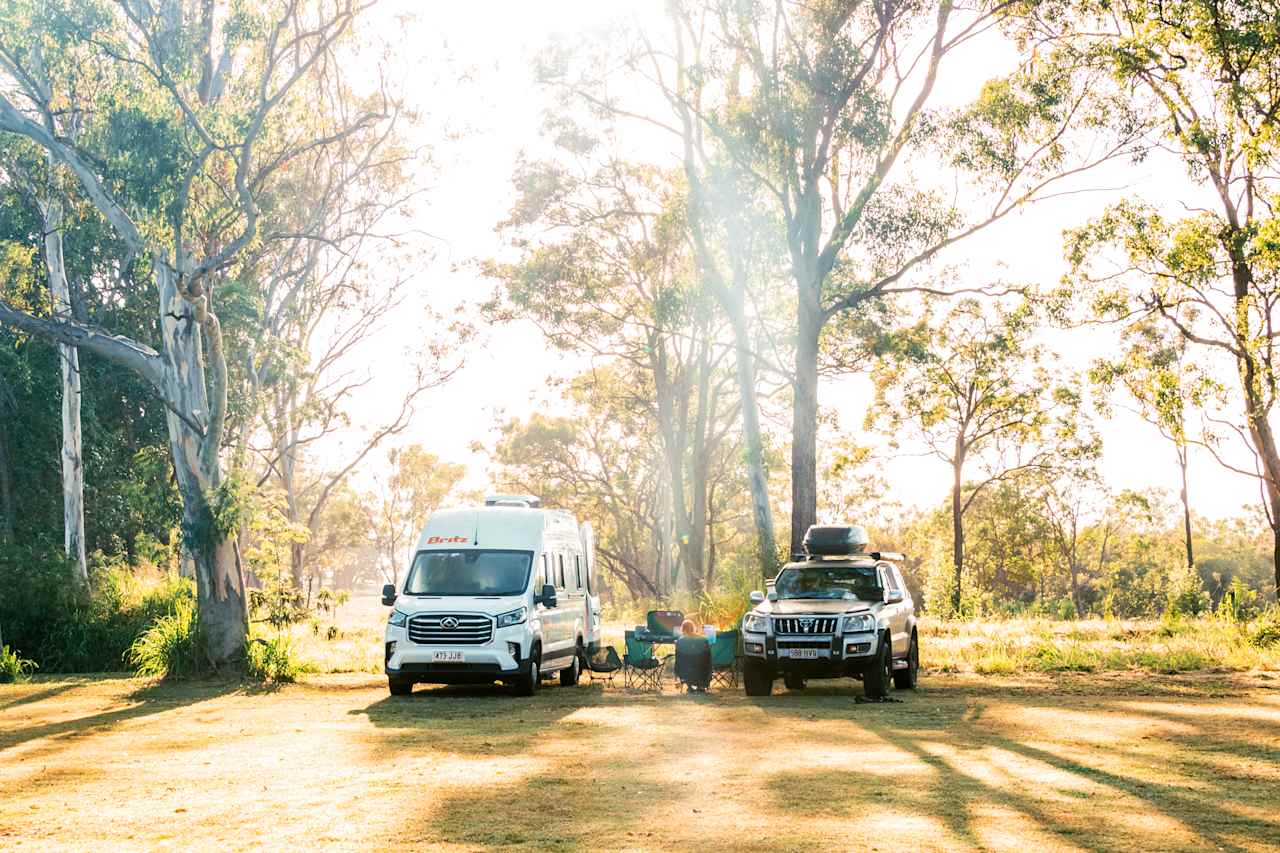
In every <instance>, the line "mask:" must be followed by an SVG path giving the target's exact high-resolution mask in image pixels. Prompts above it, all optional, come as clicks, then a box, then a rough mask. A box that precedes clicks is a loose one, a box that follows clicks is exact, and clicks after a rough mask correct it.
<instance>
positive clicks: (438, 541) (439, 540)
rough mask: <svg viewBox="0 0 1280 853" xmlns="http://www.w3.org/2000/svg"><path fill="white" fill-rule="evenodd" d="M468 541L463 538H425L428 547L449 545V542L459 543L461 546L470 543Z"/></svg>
mask: <svg viewBox="0 0 1280 853" xmlns="http://www.w3.org/2000/svg"><path fill="white" fill-rule="evenodd" d="M470 541H471V540H470V539H468V538H467V537H465V536H429V537H427V544H428V545H444V544H445V543H449V542H461V543H463V544H466V543H467V542H470Z"/></svg>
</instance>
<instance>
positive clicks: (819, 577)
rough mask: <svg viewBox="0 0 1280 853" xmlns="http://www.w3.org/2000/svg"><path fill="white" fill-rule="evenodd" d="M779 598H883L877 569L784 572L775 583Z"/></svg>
mask: <svg viewBox="0 0 1280 853" xmlns="http://www.w3.org/2000/svg"><path fill="white" fill-rule="evenodd" d="M773 589H774V591H775V592H776V593H778V598H844V597H845V596H846V594H847V595H849V596H851V597H853V598H860V599H862V600H863V601H879V600H880V598H881V597H882V596H883V594H884V593H883V592H882V591H881V589H880V583H879V577H878V576H877V575H876V568H875V566H830V567H827V566H823V567H821V568H818V567H806V568H801V569H783V571H782V574H780V575H778V580H777V581H776V582H775V583H774V587H773Z"/></svg>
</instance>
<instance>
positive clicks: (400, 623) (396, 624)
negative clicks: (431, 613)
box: [387, 610, 409, 628]
mask: <svg viewBox="0 0 1280 853" xmlns="http://www.w3.org/2000/svg"><path fill="white" fill-rule="evenodd" d="M407 621H409V616H408V614H405V613H401V612H400V611H399V610H392V611H391V615H390V616H388V617H387V624H388V625H390V626H391V627H393V628H403V627H404V623H405V622H407Z"/></svg>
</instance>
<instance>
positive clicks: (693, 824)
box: [0, 672, 1280, 851]
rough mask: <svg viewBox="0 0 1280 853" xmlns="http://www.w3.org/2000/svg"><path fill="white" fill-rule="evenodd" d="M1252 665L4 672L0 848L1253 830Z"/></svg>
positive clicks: (1024, 838) (1264, 750) (1065, 837)
mask: <svg viewBox="0 0 1280 853" xmlns="http://www.w3.org/2000/svg"><path fill="white" fill-rule="evenodd" d="M1276 684H1277V682H1276V681H1275V680H1273V679H1270V678H1260V677H1253V675H1252V674H1222V673H1216V674H1215V673H1197V674H1196V675H1195V676H1168V677H1161V676H1151V675H1146V674H1144V675H1141V676H1140V677H1129V674H1127V673H1123V672H1121V673H1106V674H1097V675H1061V676H1047V675H1034V676H1020V677H1017V678H1012V677H1011V678H990V677H988V678H983V677H979V676H968V675H948V676H943V675H934V676H931V677H927V678H926V679H924V680H923V682H922V689H920V690H919V691H916V692H914V693H900V694H898V695H899V698H902V699H904V701H903V702H902V703H900V704H891V705H864V704H857V703H856V702H855V697H856V695H857V694H858V692H859V691H858V689H857V685H856V684H853V683H841V682H830V683H825V684H822V683H818V684H815V685H814V686H813V687H811V688H810V689H808V690H806V691H804V692H803V693H789V692H786V691H781V692H780V693H778V694H776V695H774V696H772V697H770V698H768V699H747V698H746V697H745V696H743V695H742V693H741V692H740V691H729V690H726V691H721V692H720V693H717V694H714V695H712V696H710V697H705V698H694V697H681V696H675V695H661V696H655V695H649V694H641V693H631V692H627V691H622V690H616V691H615V690H602V689H600V688H594V687H579V688H559V687H553V686H550V685H548V688H547V689H546V690H544V691H543V692H542V693H541V694H540V695H539V696H536V697H533V698H530V699H520V698H515V697H511V696H508V695H506V694H504V693H503V692H501V691H500V690H498V689H496V688H495V689H487V688H484V689H481V688H470V689H461V688H439V689H429V688H422V687H420V688H418V690H417V691H416V692H415V693H414V694H413V695H412V696H410V697H404V698H393V697H390V696H388V695H387V693H386V689H385V684H384V683H383V682H382V680H381V679H377V678H371V677H365V676H359V675H355V676H352V675H345V676H327V677H323V678H317V679H314V680H311V681H309V682H307V683H304V684H299V685H292V686H287V687H282V688H279V689H274V690H269V691H267V690H260V689H253V690H250V689H244V688H242V687H241V686H239V685H235V684H195V685H179V686H168V685H160V686H151V685H146V684H144V683H142V682H138V681H134V680H130V679H106V680H84V679H80V680H74V681H53V680H39V681H37V682H35V683H32V684H27V685H19V686H5V687H0V791H3V792H4V796H3V798H0V847H3V848H5V849H20V850H44V849H49V850H61V849H67V850H72V849H74V850H83V849H93V848H99V849H157V848H161V849H163V848H165V847H175V848H176V847H183V848H188V847H192V846H195V847H209V848H214V847H216V848H218V849H222V850H227V849H244V850H248V849H260V848H263V847H268V848H271V847H275V848H285V847H289V848H296V847H311V848H316V847H324V848H331V849H349V850H373V849H382V848H386V847H387V846H389V845H394V846H398V847H409V848H420V849H459V850H472V849H483V848H491V847H524V848H528V849H562V850H587V849H591V850H598V849H634V850H651V849H659V848H665V849H695V848H705V849H715V850H757V849H759V850H764V849H768V850H771V851H777V850H806V851H808V850H812V849H814V848H822V849H832V848H834V849H850V848H859V849H881V850H902V849H911V850H957V849H959V850H964V849H1010V850H1012V849H1018V850H1021V851H1025V850H1026V849H1029V848H1030V847H1032V846H1034V847H1037V848H1040V849H1047V850H1128V849H1150V850H1154V849H1160V850H1181V849H1185V850H1196V851H1202V850H1204V849H1206V848H1208V849H1224V850H1263V849H1274V848H1273V847H1271V846H1270V845H1271V844H1272V842H1273V841H1274V839H1276V838H1277V837H1280V816H1277V814H1276V812H1275V808H1274V804H1275V803H1276V802H1277V801H1280V692H1278V691H1276V690H1275V689H1274V688H1275V686H1276Z"/></svg>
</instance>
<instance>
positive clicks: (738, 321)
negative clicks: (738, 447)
mask: <svg viewBox="0 0 1280 853" xmlns="http://www.w3.org/2000/svg"><path fill="white" fill-rule="evenodd" d="M735 296H736V297H737V298H731V299H728V300H725V301H726V303H727V304H726V305H725V307H726V308H728V309H729V324H730V326H731V327H732V328H733V342H734V352H735V354H736V357H737V368H738V396H739V398H740V399H741V401H742V439H743V443H744V444H745V445H746V447H745V451H746V462H747V484H748V486H749V487H750V489H751V515H752V517H753V518H754V520H755V527H756V549H757V552H758V554H757V558H758V560H759V564H760V575H761V577H763V578H766V579H767V578H771V577H773V576H774V574H776V573H777V569H778V556H777V555H778V542H777V539H776V538H775V536H774V532H773V506H772V504H771V503H770V502H769V474H768V471H767V470H766V469H765V464H764V439H763V437H762V436H761V434H760V403H759V400H758V399H757V397H756V364H755V353H754V351H753V350H752V347H751V336H750V334H749V332H748V330H747V319H746V312H745V306H744V305H743V301H744V299H743V292H742V288H741V287H736V288H735Z"/></svg>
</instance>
